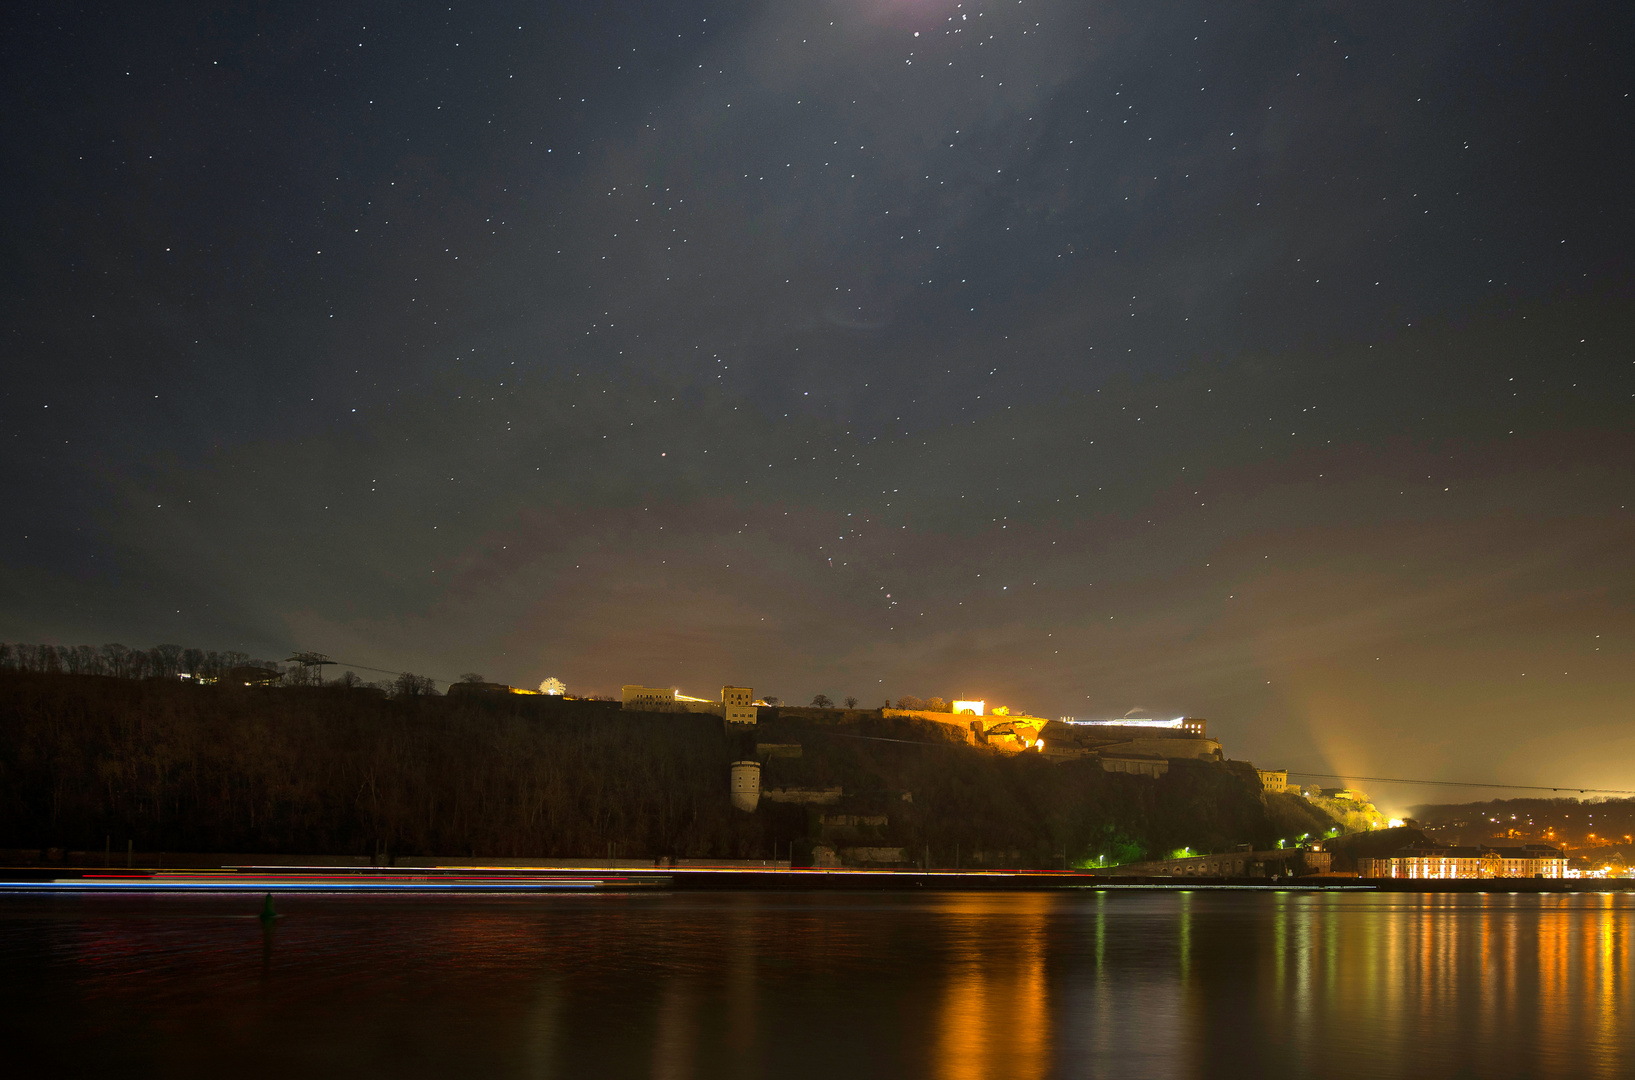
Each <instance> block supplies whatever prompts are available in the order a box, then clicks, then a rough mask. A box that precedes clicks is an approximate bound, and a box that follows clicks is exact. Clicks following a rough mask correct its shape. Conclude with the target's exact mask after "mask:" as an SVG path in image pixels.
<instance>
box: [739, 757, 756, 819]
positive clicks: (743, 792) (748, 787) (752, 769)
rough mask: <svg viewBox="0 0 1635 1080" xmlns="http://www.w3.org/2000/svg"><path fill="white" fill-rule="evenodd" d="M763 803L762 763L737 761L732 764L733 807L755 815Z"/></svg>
mask: <svg viewBox="0 0 1635 1080" xmlns="http://www.w3.org/2000/svg"><path fill="white" fill-rule="evenodd" d="M760 802H761V763H760V762H759V761H735V762H733V763H732V805H733V807H734V808H735V809H738V810H742V811H744V812H745V813H754V812H755V807H756V806H758V805H759V804H760Z"/></svg>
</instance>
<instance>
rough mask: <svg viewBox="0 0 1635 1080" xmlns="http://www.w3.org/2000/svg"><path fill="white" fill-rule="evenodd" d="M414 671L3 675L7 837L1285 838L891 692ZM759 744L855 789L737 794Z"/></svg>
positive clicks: (730, 854)
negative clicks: (336, 675)
mask: <svg viewBox="0 0 1635 1080" xmlns="http://www.w3.org/2000/svg"><path fill="white" fill-rule="evenodd" d="M423 691H424V688H423V687H420V688H415V687H408V686H405V687H404V688H402V690H401V692H399V693H396V694H388V693H386V692H383V691H381V690H379V689H372V688H363V687H352V686H347V685H345V684H344V683H340V682H336V683H331V684H328V685H325V686H287V685H286V686H246V685H244V683H243V682H242V681H234V680H222V681H219V682H217V683H214V684H199V683H195V682H189V681H185V680H182V679H176V678H148V679H143V680H137V679H130V678H110V677H102V676H93V675H70V674H66V673H58V674H51V673H42V672H38V671H32V670H18V669H17V668H16V667H15V666H13V667H12V668H11V669H9V670H4V671H0V848H12V849H30V850H41V849H47V848H61V849H66V850H80V851H100V850H102V848H103V846H104V844H109V845H111V846H112V847H113V848H115V849H116V850H122V849H124V848H125V847H126V845H127V844H129V845H131V846H133V847H134V848H136V849H137V850H147V851H169V852H187V851H196V852H245V853H249V852H264V853H269V854H272V853H287V854H312V855H320V854H321V855H375V854H379V853H382V852H385V853H390V854H392V855H446V856H492V857H498V858H504V857H534V858H595V857H603V856H606V855H609V854H612V855H615V856H618V857H624V858H652V859H657V858H662V857H670V858H765V857H770V856H772V855H773V853H774V852H775V851H776V852H780V853H787V852H791V851H793V852H794V853H795V854H796V856H797V858H800V857H802V856H805V855H809V854H810V853H811V852H812V850H813V846H814V845H816V844H818V843H828V844H831V846H837V847H844V846H845V845H846V844H848V843H852V844H861V845H864V846H867V845H870V844H879V845H895V846H901V847H902V848H903V849H904V850H905V852H906V853H907V855H906V859H907V861H913V862H924V861H929V862H930V863H931V864H932V865H935V866H950V865H954V864H955V863H956V862H959V863H960V864H961V865H966V866H970V865H973V864H977V863H978V860H979V859H981V858H982V855H981V853H983V852H986V853H988V861H989V863H990V864H991V863H992V862H993V861H994V860H995V859H997V860H999V861H1000V862H1003V863H1004V864H1007V865H1016V866H1035V867H1043V868H1049V867H1060V866H1062V865H1063V864H1064V863H1068V864H1071V865H1084V864H1086V863H1089V862H1092V861H1095V860H1101V861H1104V862H1119V861H1130V860H1133V859H1137V858H1141V857H1146V856H1154V855H1162V854H1167V853H1168V852H1169V851H1170V850H1173V849H1175V848H1179V847H1183V846H1189V847H1191V848H1192V849H1193V850H1194V851H1208V850H1220V849H1224V848H1226V847H1229V846H1230V845H1232V844H1235V843H1254V844H1256V845H1257V846H1265V845H1267V844H1269V843H1270V842H1271V840H1272V839H1273V838H1274V837H1276V836H1277V835H1280V833H1279V832H1278V824H1277V823H1276V822H1274V821H1273V820H1272V818H1271V817H1269V815H1268V813H1267V805H1266V803H1265V801H1264V800H1263V799H1262V797H1261V795H1260V790H1259V782H1258V778H1257V777H1256V775H1255V773H1254V770H1253V769H1252V768H1250V767H1248V766H1243V765H1240V764H1234V763H1227V764H1224V765H1223V764H1217V763H1202V762H1200V763H1183V762H1177V763H1175V764H1174V765H1173V767H1172V768H1171V769H1170V771H1169V773H1168V774H1167V775H1165V776H1163V777H1159V778H1157V779H1151V778H1147V777H1136V776H1128V775H1124V774H1112V773H1107V772H1104V771H1103V770H1102V769H1101V768H1100V766H1099V763H1097V762H1096V761H1095V760H1094V759H1084V760H1079V761H1073V762H1069V763H1067V764H1053V763H1051V762H1050V761H1048V760H1046V759H1044V758H1043V757H1041V756H1040V755H1037V754H1021V755H1012V756H1003V755H998V754H995V753H993V752H992V751H989V750H986V749H979V748H977V747H974V746H968V745H966V744H965V743H964V741H963V739H964V736H963V732H961V731H959V730H957V729H956V728H953V727H951V726H949V725H945V724H938V723H935V722H933V721H930V720H923V719H918V718H912V717H890V718H888V717H884V716H883V715H881V714H879V713H864V714H861V717H860V718H859V717H854V718H853V719H852V720H849V721H846V722H844V723H841V724H836V723H835V722H834V721H833V719H832V718H826V719H814V718H811V717H807V716H805V715H803V714H804V713H807V712H809V711H810V710H795V711H792V715H789V716H779V715H778V712H777V710H765V711H764V712H763V723H762V724H760V725H759V726H757V727H755V728H751V729H734V730H730V731H729V730H726V729H725V728H724V726H723V725H722V723H721V720H720V719H719V718H718V717H714V716H709V715H697V714H690V713H637V712H625V711H622V710H621V709H620V707H619V705H618V703H617V702H605V701H588V700H574V699H562V698H551V697H540V696H520V695H514V694H508V693H482V692H476V691H474V692H470V693H460V694H451V695H448V696H444V695H438V694H433V693H425V692H423ZM897 740H902V741H897ZM762 744H768V745H772V746H778V745H788V744H799V745H800V747H801V753H800V755H799V756H798V757H787V756H768V757H767V758H766V761H765V771H764V773H763V778H762V781H763V788H774V787H782V788H832V787H835V786H838V787H841V788H843V789H844V792H845V794H844V797H843V798H844V801H843V802H842V803H841V804H839V805H835V806H811V805H798V804H790V803H780V802H777V801H776V800H774V799H772V798H770V797H769V798H766V799H763V802H762V805H761V809H760V810H759V811H758V812H757V813H754V814H744V813H741V812H739V811H736V810H733V809H732V808H731V806H730V803H729V800H728V789H729V782H728V781H729V769H730V763H731V762H732V761H734V760H739V759H742V758H746V757H753V756H757V755H758V753H759V750H758V748H759V747H760V746H761V745H762ZM769 753H770V751H769ZM836 814H839V815H864V816H868V817H869V818H870V821H871V822H872V823H871V824H868V825H866V826H855V829H854V826H853V825H848V824H844V823H842V824H841V825H840V826H838V827H837V826H836V824H835V818H834V815H836ZM859 820H861V819H859ZM848 830H854V831H852V832H848ZM856 830H861V831H856Z"/></svg>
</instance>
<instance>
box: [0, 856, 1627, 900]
mask: <svg viewBox="0 0 1635 1080" xmlns="http://www.w3.org/2000/svg"><path fill="white" fill-rule="evenodd" d="M422 861H423V862H424V863H426V864H427V865H422V866H397V867H371V866H344V865H335V864H334V863H326V862H325V861H321V860H317V859H312V860H303V861H302V862H300V863H294V862H290V863H270V862H265V861H259V860H257V861H253V862H252V861H249V860H246V861H244V862H238V863H234V864H224V863H219V862H218V863H214V864H213V865H210V866H200V865H194V866H187V865H182V864H181V860H178V861H177V864H175V865H171V866H168V867H145V868H137V867H133V868H123V867H102V866H85V865H79V866H40V865H35V866H29V867H18V866H13V867H9V868H7V869H6V870H5V871H0V896H3V895H19V894H34V895H40V894H91V893H95V894H119V893H132V892H137V893H160V892H241V893H250V892H256V893H261V892H272V893H279V892H292V893H293V892H305V893H310V892H330V893H352V892H362V893H371V894H377V895H380V894H395V893H414V894H460V893H483V894H496V893H498V894H505V893H510V894H534V893H541V892H622V891H631V890H639V891H662V892H703V891H740V892H741V891H758V892H759V891H769V892H853V891H865V892H902V891H931V892H994V891H1056V890H1081V891H1082V890H1090V891H1098V890H1106V891H1115V890H1116V891H1128V890H1145V891H1202V890H1222V891H1239V892H1241V891H1249V892H1286V891H1291V890H1292V891H1299V892H1381V893H1607V892H1631V891H1635V880H1632V879H1628V878H1611V879H1602V878H1554V879H1542V878H1468V879H1466V878H1461V879H1450V880H1434V879H1412V878H1403V879H1393V878H1354V877H1329V876H1321V877H1303V878H1287V879H1283V880H1268V879H1265V878H1205V877H1197V878H1174V877H1135V876H1128V875H1114V874H1105V873H1101V874H1097V873H1089V872H1083V871H1032V870H899V869H882V870H870V869H851V868H806V867H789V866H788V865H787V864H783V865H756V866H743V865H728V866H722V865H714V866H674V867H655V866H653V865H651V864H650V863H644V864H633V863H632V861H630V860H625V861H624V865H619V866H613V865H607V864H608V863H611V862H615V861H617V860H601V862H602V863H603V865H601V866H594V865H584V863H585V862H589V861H590V860H585V861H581V863H580V864H579V865H575V866H554V867H551V866H540V865H537V864H536V865H527V864H525V863H523V862H522V861H520V860H513V861H498V860H496V861H494V862H485V861H481V860H475V859H462V860H446V861H438V860H429V859H428V860H422ZM543 861H544V860H539V862H543Z"/></svg>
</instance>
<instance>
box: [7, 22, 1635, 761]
mask: <svg viewBox="0 0 1635 1080" xmlns="http://www.w3.org/2000/svg"><path fill="white" fill-rule="evenodd" d="M4 18H5V27H4V33H3V34H0V57H3V64H0V85H3V86H4V91H3V93H4V95H5V99H4V108H3V109H0V124H3V125H4V128H5V132H4V134H5V145H6V147H7V152H6V154H5V155H4V157H3V159H0V184H3V191H0V194H3V197H4V200H5V214H4V219H3V220H4V222H5V228H4V232H3V236H4V243H5V253H4V254H5V259H4V264H5V265H4V271H3V273H4V282H5V288H4V292H3V303H4V337H3V339H0V340H3V344H4V355H5V363H4V372H5V378H4V380H3V382H4V394H3V396H0V454H3V459H0V464H3V466H4V475H5V480H4V484H5V489H6V491H7V497H6V505H7V507H8V509H7V512H6V514H5V516H4V519H3V520H4V527H3V530H0V568H3V573H0V638H4V639H7V640H24V641H50V642H58V643H81V642H84V643H93V644H95V643H100V642H103V641H122V642H125V643H127V644H131V645H142V646H146V645H150V644H153V643H155V642H158V641H176V642H179V643H182V644H185V645H197V646H200V647H205V648H217V649H231V648H236V649H243V650H244V651H247V652H251V653H254V654H257V655H275V654H280V655H281V654H282V653H283V652H284V651H285V650H291V649H297V648H299V649H316V650H319V651H323V652H326V653H328V654H330V655H332V656H335V657H337V658H339V659H342V660H346V661H349V662H351V663H353V664H358V665H372V666H375V667H379V668H385V669H390V670H405V669H407V670H412V671H417V672H424V673H428V674H432V675H434V676H436V677H438V678H440V679H450V678H454V677H456V676H457V675H458V674H459V673H461V672H464V671H478V672H481V673H483V674H485V675H486V676H487V677H488V678H490V679H495V680H504V681H508V682H512V683H514V684H517V685H523V686H532V685H534V684H536V683H537V682H538V681H539V680H540V679H542V678H543V677H545V676H547V675H556V676H558V677H561V678H563V679H564V680H565V681H566V682H567V683H568V686H569V690H570V692H579V693H604V694H613V693H617V692H618V687H619V686H620V685H621V684H622V683H626V682H639V683H646V684H658V685H665V684H668V685H673V686H677V687H680V688H681V689H683V690H684V691H686V692H689V693H694V694H700V695H708V694H712V693H714V692H715V689H716V688H718V687H719V686H720V685H721V684H722V683H725V682H734V683H742V684H747V685H751V686H754V687H755V688H756V690H757V692H760V693H763V694H775V695H778V696H781V697H783V698H785V699H786V700H799V701H805V700H809V699H810V697H811V696H812V695H813V694H816V693H820V692H821V693H826V694H828V695H829V696H831V697H834V698H837V699H838V698H842V697H844V696H847V695H855V696H856V697H857V698H859V699H860V700H861V701H862V702H863V703H864V704H865V705H878V704H879V703H880V702H881V701H882V700H884V699H885V698H887V697H891V698H896V697H898V696H901V695H905V694H912V695H917V696H922V697H928V696H932V695H940V696H944V697H955V696H958V697H967V696H968V697H980V698H985V699H987V700H988V701H990V702H993V703H1000V702H1003V703H1007V704H1010V705H1011V706H1013V707H1014V708H1019V709H1027V710H1030V711H1032V712H1034V713H1037V714H1041V715H1047V716H1060V715H1075V716H1080V717H1094V716H1116V715H1122V714H1124V713H1126V712H1128V711H1132V710H1135V711H1138V712H1144V713H1150V714H1153V715H1161V716H1173V715H1181V714H1190V715H1199V716H1206V717H1208V718H1209V719H1210V720H1211V725H1212V726H1211V733H1212V734H1215V735H1218V736H1219V737H1220V738H1222V740H1223V741H1224V743H1225V746H1226V749H1227V752H1228V755H1229V756H1233V757H1243V758H1251V759H1253V760H1255V761H1256V762H1257V763H1258V764H1261V765H1263V766H1271V767H1275V766H1287V767H1290V768H1297V769H1300V768H1303V769H1310V770H1316V771H1327V770H1352V771H1355V772H1357V773H1361V774H1362V775H1387V776H1397V775H1407V776H1415V777H1426V778H1440V779H1467V778H1474V779H1491V780H1504V781H1509V782H1514V783H1536V782H1545V783H1555V782H1563V783H1585V784H1599V785H1603V786H1610V787H1619V788H1635V764H1631V762H1635V727H1632V725H1631V723H1630V721H1631V720H1632V719H1635V716H1632V712H1635V710H1632V706H1631V702H1632V690H1635V674H1632V673H1635V663H1632V659H1635V657H1632V653H1635V558H1632V553H1635V514H1632V508H1635V490H1632V484H1631V481H1632V473H1635V469H1632V464H1635V350H1632V348H1631V345H1630V342H1631V330H1632V329H1635V305H1632V302H1631V301H1632V290H1631V285H1632V278H1631V266H1630V250H1631V248H1630V241H1631V238H1632V235H1635V229H1632V225H1635V221H1632V207H1635V196H1632V192H1635V186H1632V184H1631V175H1632V168H1631V167H1632V165H1635V138H1632V134H1635V132H1632V124H1631V120H1632V111H1631V110H1632V107H1635V99H1631V97H1630V94H1631V93H1632V92H1635V64H1632V62H1631V55H1632V54H1631V52H1630V50H1629V47H1628V43H1629V42H1630V41H1631V40H1632V39H1635V34H1632V31H1635V25H1632V22H1635V20H1632V19H1631V17H1630V14H1629V11H1628V9H1626V8H1623V7H1622V6H1620V5H1613V4H1576V3H1564V4H1555V5H1538V4H1523V3H1517V2H1510V3H1505V2H1500V3H1490V4H1473V3H1469V4H1448V5H1424V4H1410V3H1303V4H1293V3H1267V4H1257V5H1215V4H1208V3H1193V2H1185V0H1182V2H1178V3H1172V4H1149V3H1128V2H1125V3H1068V2H1063V0H1022V2H1016V0H972V2H963V3H961V2H947V0H800V2H782V0H769V2H764V3H738V4H720V3H694V2H690V0H675V2H669V3H663V4H644V3H630V4H605V3H604V4H593V3H585V2H569V3H509V2H504V0H495V2H491V3H484V4H477V5H460V6H455V7H449V6H448V5H447V4H444V5H442V6H434V5H413V4H408V5H403V4H380V3H345V2H337V3H334V4H327V5H321V6H320V8H319V9H317V10H315V9H313V8H312V7H311V6H310V5H278V4H267V5H241V4H235V5H221V6H211V5H193V6H187V5H171V6H163V7H157V8H152V7H132V6H130V5H95V4H81V5H57V6H53V7H50V8H45V9H43V10H12V11H11V12H10V13H9V14H8V15H6V16H5V17H4ZM366 674H367V673H366Z"/></svg>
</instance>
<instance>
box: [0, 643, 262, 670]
mask: <svg viewBox="0 0 1635 1080" xmlns="http://www.w3.org/2000/svg"><path fill="white" fill-rule="evenodd" d="M7 669H10V670H14V671H37V672H40V673H41V674H46V675H54V674H58V673H62V674H67V675H108V676H112V677H113V678H116V679H173V678H179V677H181V676H184V675H185V676H190V677H192V678H195V679H209V680H215V679H221V678H225V677H227V676H228V675H229V674H230V673H232V672H233V671H235V670H245V669H254V671H256V672H271V673H274V674H282V672H283V667H282V665H280V664H278V663H275V662H274V661H272V660H254V659H251V657H250V655H249V654H248V653H241V652H215V651H214V650H205V649H191V648H185V647H183V646H181V645H155V646H153V647H152V648H151V649H132V648H129V647H127V646H124V645H118V644H112V645H25V644H21V643H10V642H4V641H0V670H7Z"/></svg>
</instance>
